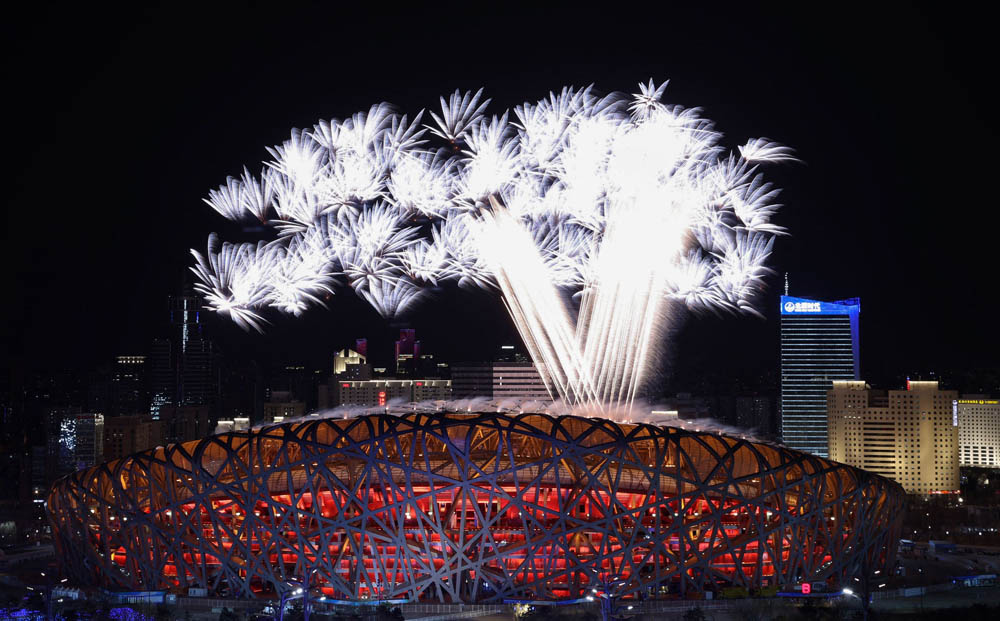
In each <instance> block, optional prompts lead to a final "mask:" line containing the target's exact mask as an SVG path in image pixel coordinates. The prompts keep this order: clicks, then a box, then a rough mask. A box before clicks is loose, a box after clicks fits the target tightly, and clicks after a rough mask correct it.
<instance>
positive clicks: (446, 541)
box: [47, 412, 903, 602]
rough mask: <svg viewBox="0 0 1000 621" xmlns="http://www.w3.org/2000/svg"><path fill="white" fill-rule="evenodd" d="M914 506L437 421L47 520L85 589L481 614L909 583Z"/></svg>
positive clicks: (123, 477) (420, 419) (211, 463)
mask: <svg viewBox="0 0 1000 621" xmlns="http://www.w3.org/2000/svg"><path fill="white" fill-rule="evenodd" d="M902 500H903V494H902V490H901V488H900V487H899V486H898V485H897V484H895V483H893V482H891V481H889V480H887V479H884V478H881V477H878V476H875V475H872V474H870V473H867V472H864V471H861V470H858V469H855V468H851V467H848V466H845V465H842V464H837V463H835V462H831V461H828V460H826V459H822V458H819V457H815V456H812V455H808V454H805V453H800V452H797V451H793V450H790V449H786V448H783V447H778V446H772V445H768V444H763V443H758V442H751V441H748V440H744V439H737V438H732V437H728V436H724V435H717V434H712V433H706V432H694V431H689V430H683V429H679V428H674V427H657V426H652V425H647V424H635V425H632V424H620V423H614V422H611V421H608V420H604V419H599V418H582V417H576V416H559V417H555V416H549V415H545V414H521V415H507V414H501V413H496V412H491V413H452V412H439V413H412V414H404V415H398V416H395V415H386V414H378V415H366V416H359V417H356V418H347V419H343V418H318V417H309V418H307V419H305V420H303V421H300V422H296V423H285V424H280V425H273V426H270V427H265V428H261V429H256V430H250V431H245V432H232V433H224V434H220V435H217V436H212V437H209V438H205V439H203V440H200V441H195V442H188V443H184V444H178V445H171V446H169V447H166V448H163V447H161V448H158V449H155V450H151V451H146V452H143V453H139V454H136V455H133V456H131V457H128V458H125V459H121V460H118V461H114V462H109V463H106V464H102V465H99V466H96V467H93V468H90V469H87V470H82V471H79V472H77V473H75V474H73V475H70V476H69V477H66V478H64V479H61V480H60V481H59V482H57V484H56V485H55V487H54V488H53V490H52V492H51V495H50V496H49V499H48V503H47V508H48V511H49V514H50V518H51V520H52V523H53V525H54V533H55V536H54V539H55V542H56V545H57V546H58V549H59V552H60V559H61V561H62V563H63V566H64V568H65V569H66V570H67V571H68V573H69V574H70V576H71V577H72V578H73V579H74V580H75V581H77V582H78V583H79V584H91V585H101V586H105V587H117V588H127V589H168V590H173V591H184V590H186V589H187V588H189V587H201V588H206V589H208V590H209V592H210V593H212V594H214V595H220V596H242V597H252V596H261V597H273V596H276V595H279V594H280V593H279V591H280V590H281V589H282V585H287V584H288V583H289V581H297V583H298V584H301V583H302V581H303V580H304V579H306V577H308V580H309V586H310V587H311V588H313V589H317V590H318V591H322V593H323V594H324V595H325V596H329V597H334V598H338V599H358V598H406V599H421V600H432V601H434V600H436V601H446V602H447V601H468V602H472V601H498V600H502V599H507V598H534V599H561V598H574V597H580V596H582V595H585V594H586V593H588V592H589V591H590V589H592V588H595V586H600V585H608V584H614V588H613V591H614V594H615V595H617V596H621V597H629V598H636V597H640V596H642V597H669V596H684V595H686V594H690V593H696V592H703V591H705V590H717V589H720V588H722V587H725V586H730V585H736V586H743V587H754V588H761V587H764V586H768V585H771V586H778V585H791V584H797V583H799V582H801V581H803V580H807V581H812V582H815V581H823V580H826V581H829V582H831V583H832V584H847V579H849V577H850V576H854V575H856V574H857V573H858V572H859V571H860V570H861V569H862V568H863V567H869V568H877V569H886V568H888V567H891V563H892V562H893V558H894V555H895V545H896V542H897V541H898V539H899V529H900V520H901V508H902ZM602 588H603V587H602ZM318 591H317V594H318Z"/></svg>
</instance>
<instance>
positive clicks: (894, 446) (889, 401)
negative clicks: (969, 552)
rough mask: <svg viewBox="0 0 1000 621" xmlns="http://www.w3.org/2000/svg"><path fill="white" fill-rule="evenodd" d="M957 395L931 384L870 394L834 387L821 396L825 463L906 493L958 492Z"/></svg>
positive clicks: (841, 384) (854, 385) (840, 384)
mask: <svg viewBox="0 0 1000 621" xmlns="http://www.w3.org/2000/svg"><path fill="white" fill-rule="evenodd" d="M957 398H958V393H956V392H955V391H952V390H940V389H939V388H938V383H937V382H907V389H906V390H890V391H888V392H884V391H874V390H872V388H871V386H869V385H868V384H866V383H865V382H862V381H836V382H833V388H831V390H830V391H829V392H828V393H827V406H828V410H829V414H828V422H829V429H830V435H829V449H830V459H833V460H836V461H839V462H842V463H845V464H849V465H851V466H857V467H859V468H864V469H865V470H868V471H871V472H874V473H876V474H881V475H883V476H885V477H888V478H890V479H893V480H894V481H896V482H898V483H899V484H900V485H902V486H903V489H905V490H906V491H907V493H912V494H935V493H942V492H944V493H952V492H957V491H958V489H959V472H958V424H957V420H956V419H955V416H954V412H953V405H954V404H953V402H954V401H955V400H956V399H957Z"/></svg>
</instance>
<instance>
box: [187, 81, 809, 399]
mask: <svg viewBox="0 0 1000 621" xmlns="http://www.w3.org/2000/svg"><path fill="white" fill-rule="evenodd" d="M665 86H666V84H665V83H664V84H660V85H656V84H655V83H653V82H652V81H650V82H649V83H648V84H640V85H639V93H636V94H635V95H631V96H628V95H624V94H620V93H612V94H609V95H598V94H597V93H596V91H595V90H594V89H593V87H587V88H584V89H575V88H568V87H567V88H564V89H562V90H561V91H559V92H558V93H550V95H549V96H548V97H547V98H545V99H542V100H540V101H538V102H537V103H525V104H523V105H521V106H517V107H515V108H514V111H513V116H512V115H511V114H510V112H507V111H505V112H503V113H502V114H500V115H499V116H497V115H489V116H488V115H487V108H488V105H489V103H490V100H489V99H484V98H483V91H482V90H479V91H477V92H475V93H471V92H466V93H462V92H460V91H456V92H455V93H454V94H452V95H451V96H450V97H449V98H448V99H447V100H446V99H445V98H443V97H442V98H441V111H440V113H437V112H431V113H430V114H429V116H430V119H431V120H432V121H433V124H430V125H422V124H421V120H422V114H421V115H417V116H416V117H415V118H413V119H412V120H409V119H408V117H406V116H404V115H401V114H399V113H398V112H397V111H395V110H394V109H393V108H392V107H391V106H389V105H388V104H379V105H376V106H373V107H372V108H371V109H370V110H369V111H368V112H367V113H358V114H355V115H354V116H352V117H351V118H349V119H346V120H343V121H338V120H336V119H334V120H331V121H320V122H319V123H317V124H316V125H315V126H314V127H313V128H312V129H311V130H298V129H296V130H293V131H292V132H291V135H290V138H289V139H288V140H287V141H285V142H284V143H282V144H281V145H277V146H274V147H272V148H270V149H268V152H269V153H270V155H271V156H272V159H271V160H270V161H268V162H266V163H265V165H264V167H263V168H262V170H261V172H260V174H259V175H258V176H257V177H254V176H253V175H252V174H251V173H250V171H249V170H247V169H244V170H243V174H242V175H241V176H240V177H238V178H237V177H229V178H228V179H227V180H226V183H225V184H224V185H222V186H220V187H219V188H218V189H217V190H212V191H210V192H209V195H208V198H206V199H205V201H206V203H208V204H209V205H210V206H211V207H212V208H213V209H214V210H216V211H217V212H218V213H220V214H221V215H223V216H224V217H226V218H228V219H230V220H234V221H244V220H256V221H258V222H259V223H262V224H264V225H265V226H266V227H269V228H270V230H271V231H273V233H272V235H271V236H270V237H269V239H268V240H265V241H262V242H260V243H257V244H249V243H245V244H230V243H220V242H219V240H218V238H217V237H216V236H215V235H214V234H213V235H212V236H211V237H210V238H209V244H208V249H207V252H206V253H205V254H202V253H200V252H198V251H193V253H194V255H195V258H196V265H195V267H194V268H193V270H194V271H195V273H196V275H197V276H198V280H199V283H198V285H197V288H198V290H199V292H200V293H201V294H202V295H203V296H204V297H205V299H206V302H207V304H208V306H209V308H212V309H214V310H216V311H218V312H220V313H224V314H228V315H229V316H230V317H231V318H232V319H233V320H234V321H235V322H236V323H237V324H239V325H240V326H242V327H243V328H245V329H257V330H261V329H262V328H263V326H264V325H265V323H266V320H265V315H266V314H267V313H268V309H276V310H277V311H280V312H284V313H290V314H293V315H299V314H301V313H302V312H303V311H304V310H306V309H307V308H309V307H311V306H316V305H321V304H322V303H323V301H324V300H325V299H327V298H329V296H330V295H331V294H333V293H334V292H335V291H337V290H340V289H344V288H347V289H349V290H352V291H353V292H354V293H356V294H357V295H359V296H361V297H362V298H364V299H365V300H366V301H368V302H369V303H370V304H371V305H372V307H374V308H375V309H376V311H378V312H379V313H380V314H381V315H383V316H385V317H393V316H397V315H400V314H403V313H405V312H407V311H408V310H410V309H411V308H412V307H413V306H414V305H415V304H417V303H419V302H420V301H421V300H422V299H424V298H426V297H427V288H428V287H437V286H443V285H447V284H449V283H451V284H457V285H458V286H463V287H479V288H486V289H491V290H495V291H498V292H499V293H500V294H501V295H502V298H503V302H504V304H505V306H506V308H507V309H508V311H509V312H510V315H511V317H512V318H513V320H514V322H515V324H516V325H517V328H518V331H519V332H520V334H521V336H522V337H523V339H524V341H525V343H526V345H527V347H528V349H529V351H530V352H531V355H532V357H533V359H534V361H535V362H536V364H537V365H538V367H539V370H540V371H541V373H542V376H543V378H545V380H546V382H547V383H548V385H549V388H550V392H552V393H553V396H554V397H558V398H561V399H563V400H564V401H566V402H568V403H572V404H577V405H583V406H592V407H594V408H597V409H601V410H603V409H608V408H620V407H626V408H628V407H629V405H630V404H631V403H632V401H633V400H634V399H635V396H636V390H637V388H638V387H639V386H640V385H641V383H642V381H643V379H644V377H645V375H646V373H647V371H648V367H649V365H650V361H651V360H652V358H653V354H654V349H655V347H654V345H655V344H656V339H657V334H659V333H660V331H661V330H662V329H663V328H664V327H666V326H667V324H668V322H669V320H670V317H671V316H673V314H674V309H675V308H676V307H677V306H678V305H682V306H685V307H687V308H689V309H691V310H695V311H702V310H727V311H732V312H749V313H754V312H756V311H755V310H754V302H755V299H756V298H757V296H758V295H759V293H760V291H761V286H762V279H763V277H764V276H765V275H766V274H767V267H766V260H767V258H768V256H769V254H770V252H771V247H772V244H773V240H774V236H775V235H778V234H781V233H782V229H781V228H780V227H778V226H776V225H774V224H773V223H772V222H771V218H772V216H773V215H774V213H775V211H776V210H777V209H778V207H779V205H778V204H777V203H776V202H775V200H776V198H777V195H778V190H777V189H776V188H774V187H773V186H772V185H771V184H770V183H767V182H765V181H764V179H763V177H762V176H761V174H760V172H759V171H758V166H759V165H760V164H764V163H769V162H783V161H789V160H793V159H794V155H793V153H792V152H791V150H790V149H788V148H787V147H785V146H782V145H780V144H778V143H775V142H773V141H771V140H768V139H766V138H759V139H753V140H750V141H748V142H747V143H746V144H745V145H742V146H740V147H739V148H738V149H737V152H736V153H732V152H730V151H728V150H727V149H725V148H723V147H722V146H721V144H720V141H721V135H720V134H719V133H718V132H717V131H716V130H715V128H714V126H713V124H712V122H711V121H709V120H707V119H705V118H703V117H702V116H701V114H700V111H699V110H697V109H686V108H683V107H680V106H675V105H666V104H664V103H663V102H662V97H663V94H664V90H665Z"/></svg>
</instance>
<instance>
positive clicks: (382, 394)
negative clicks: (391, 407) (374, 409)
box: [378, 390, 385, 405]
mask: <svg viewBox="0 0 1000 621" xmlns="http://www.w3.org/2000/svg"><path fill="white" fill-rule="evenodd" d="M378 404H379V405H385V391H384V390H380V391H378Z"/></svg>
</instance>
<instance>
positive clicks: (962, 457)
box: [954, 395, 1000, 468]
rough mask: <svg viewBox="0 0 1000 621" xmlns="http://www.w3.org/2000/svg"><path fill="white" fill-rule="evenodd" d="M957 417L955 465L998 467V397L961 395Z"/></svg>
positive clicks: (999, 432) (999, 449)
mask: <svg viewBox="0 0 1000 621" xmlns="http://www.w3.org/2000/svg"><path fill="white" fill-rule="evenodd" d="M954 406H955V414H956V415H957V417H958V465H960V466H977V467H980V468H1000V399H992V398H990V397H987V396H985V395H963V396H962V397H961V398H959V399H958V400H957V401H956V402H955V404H954Z"/></svg>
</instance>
